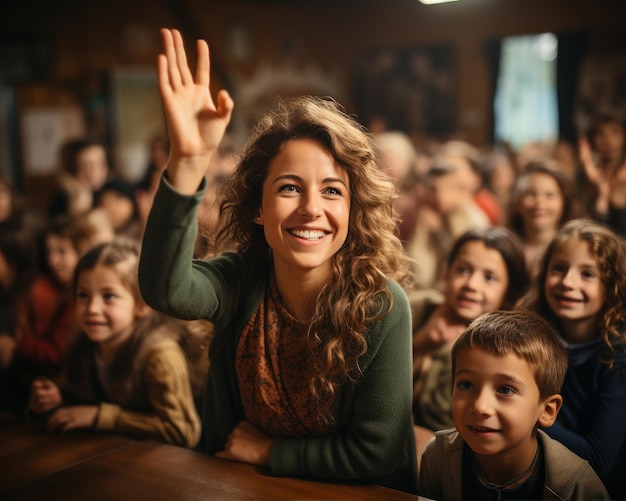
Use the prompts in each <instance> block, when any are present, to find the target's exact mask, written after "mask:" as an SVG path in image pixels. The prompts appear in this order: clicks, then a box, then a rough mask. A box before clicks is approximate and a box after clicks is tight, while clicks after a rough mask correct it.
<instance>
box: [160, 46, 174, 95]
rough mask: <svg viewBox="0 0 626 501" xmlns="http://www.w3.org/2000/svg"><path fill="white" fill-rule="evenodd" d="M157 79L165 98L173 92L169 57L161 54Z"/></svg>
mask: <svg viewBox="0 0 626 501" xmlns="http://www.w3.org/2000/svg"><path fill="white" fill-rule="evenodd" d="M157 80H158V82H159V92H160V93H161V97H162V98H163V99H165V98H166V97H168V96H170V95H171V94H172V86H171V84H170V76H169V72H168V69H167V57H165V55H163V54H159V56H158V59H157Z"/></svg>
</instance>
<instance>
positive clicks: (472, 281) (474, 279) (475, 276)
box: [465, 271, 480, 290]
mask: <svg viewBox="0 0 626 501" xmlns="http://www.w3.org/2000/svg"><path fill="white" fill-rule="evenodd" d="M479 280H480V274H479V273H478V272H476V271H473V272H472V273H470V274H469V276H468V277H467V280H466V281H465V287H466V288H468V289H471V290H476V288H477V286H478V283H479Z"/></svg>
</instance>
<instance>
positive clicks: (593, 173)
mask: <svg viewBox="0 0 626 501" xmlns="http://www.w3.org/2000/svg"><path fill="white" fill-rule="evenodd" d="M578 156H579V158H580V162H581V163H582V164H583V169H584V170H585V175H586V176H587V180H588V181H589V182H590V183H592V184H593V185H595V186H596V188H597V190H598V199H597V200H596V209H597V210H598V211H600V212H606V210H607V209H608V207H607V205H608V199H609V196H610V194H611V183H610V179H609V176H607V173H606V172H604V171H603V170H602V169H600V168H599V167H598V165H597V164H596V161H595V160H594V158H593V152H592V151H591V146H590V144H589V141H588V140H587V139H585V138H584V137H581V138H580V139H579V140H578Z"/></svg>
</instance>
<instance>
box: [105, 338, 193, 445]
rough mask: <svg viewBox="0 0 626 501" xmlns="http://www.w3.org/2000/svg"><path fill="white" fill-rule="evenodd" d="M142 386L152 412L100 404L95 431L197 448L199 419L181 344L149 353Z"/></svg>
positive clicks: (173, 344)
mask: <svg viewBox="0 0 626 501" xmlns="http://www.w3.org/2000/svg"><path fill="white" fill-rule="evenodd" d="M142 383H143V388H144V390H145V392H146V397H147V400H148V401H149V403H150V406H151V408H152V412H151V413H141V412H135V411H130V410H127V409H123V408H122V407H120V406H118V405H116V404H111V403H101V404H100V412H99V414H98V419H97V422H96V428H97V429H99V430H112V431H117V432H120V433H125V434H128V435H135V436H142V437H151V438H155V439H157V440H161V441H163V442H168V443H171V444H174V445H181V446H184V447H193V446H195V445H196V444H197V443H198V441H199V439H200V419H199V417H198V414H197V411H196V407H195V403H194V400H193V396H192V391H191V385H190V383H189V371H188V367H187V361H186V359H185V356H184V354H183V353H182V351H181V350H180V348H179V347H178V345H176V344H175V343H172V344H171V346H170V347H166V348H157V349H155V350H154V351H153V352H152V353H151V354H150V356H149V357H148V360H147V362H146V367H145V368H144V371H143V376H142Z"/></svg>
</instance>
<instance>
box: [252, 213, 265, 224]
mask: <svg viewBox="0 0 626 501" xmlns="http://www.w3.org/2000/svg"><path fill="white" fill-rule="evenodd" d="M254 222H255V223H256V224H258V225H260V226H263V209H259V212H258V213H257V215H256V217H255V218H254Z"/></svg>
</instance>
